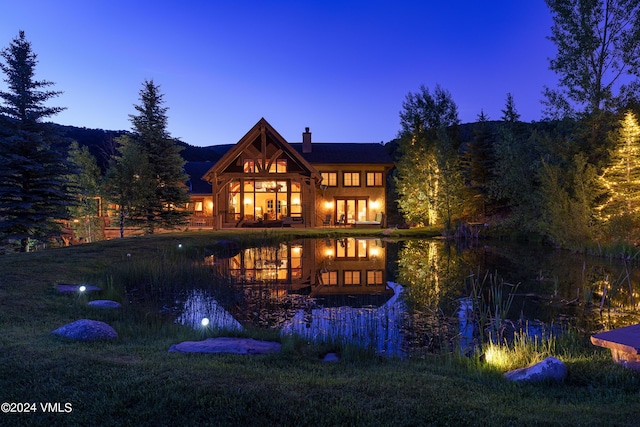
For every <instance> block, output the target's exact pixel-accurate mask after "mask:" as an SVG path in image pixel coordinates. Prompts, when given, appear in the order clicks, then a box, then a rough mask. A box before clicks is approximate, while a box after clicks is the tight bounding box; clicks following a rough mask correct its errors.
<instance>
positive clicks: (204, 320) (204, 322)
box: [200, 317, 209, 328]
mask: <svg viewBox="0 0 640 427" xmlns="http://www.w3.org/2000/svg"><path fill="white" fill-rule="evenodd" d="M200 324H201V325H202V327H203V328H206V327H207V326H209V318H207V317H203V318H202V320H201V321H200Z"/></svg>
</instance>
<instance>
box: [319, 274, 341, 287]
mask: <svg viewBox="0 0 640 427" xmlns="http://www.w3.org/2000/svg"><path fill="white" fill-rule="evenodd" d="M321 278H322V283H323V284H324V285H325V286H338V272H337V271H324V272H323V273H322V274H321Z"/></svg>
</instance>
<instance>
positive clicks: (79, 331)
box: [51, 319, 118, 341]
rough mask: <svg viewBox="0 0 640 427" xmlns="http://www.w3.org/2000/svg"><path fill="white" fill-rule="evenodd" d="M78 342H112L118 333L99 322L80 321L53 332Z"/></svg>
mask: <svg viewBox="0 0 640 427" xmlns="http://www.w3.org/2000/svg"><path fill="white" fill-rule="evenodd" d="M51 333H52V334H55V335H59V336H61V337H65V338H69V339H72V340H76V341H98V340H112V339H116V338H118V333H117V332H116V331H115V329H113V328H112V327H111V326H109V325H108V324H106V323H104V322H100V321H98V320H89V319H80V320H76V321H75V322H72V323H68V324H66V325H64V326H61V327H59V328H58V329H56V330H54V331H52V332H51Z"/></svg>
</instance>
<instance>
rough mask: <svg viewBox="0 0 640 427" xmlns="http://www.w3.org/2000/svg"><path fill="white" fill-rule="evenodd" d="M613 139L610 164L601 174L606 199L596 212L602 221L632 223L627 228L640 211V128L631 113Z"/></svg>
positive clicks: (626, 116) (627, 114)
mask: <svg viewBox="0 0 640 427" xmlns="http://www.w3.org/2000/svg"><path fill="white" fill-rule="evenodd" d="M615 139H616V140H617V144H616V147H615V148H614V149H613V151H612V153H611V162H610V164H609V166H608V167H607V168H606V169H605V170H604V173H603V174H602V183H603V185H604V187H605V189H606V191H607V196H608V198H607V199H606V201H605V203H603V204H602V205H601V206H600V208H599V209H600V211H601V212H602V217H603V219H604V220H605V221H610V222H612V225H615V224H618V223H619V222H628V221H631V222H632V223H633V224H629V225H637V224H638V213H639V212H640V126H638V121H637V119H636V116H635V114H634V113H632V112H627V113H626V114H625V115H624V118H623V119H622V120H621V121H620V128H619V130H618V132H617V134H616V135H615ZM623 228H624V227H623ZM621 232H622V231H621ZM614 234H619V233H614Z"/></svg>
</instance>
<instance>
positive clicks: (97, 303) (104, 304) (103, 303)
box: [89, 299, 122, 308]
mask: <svg viewBox="0 0 640 427" xmlns="http://www.w3.org/2000/svg"><path fill="white" fill-rule="evenodd" d="M89 305H90V306H91V307H96V308H120V307H122V304H120V303H119V302H117V301H111V300H108V299H97V300H93V301H89Z"/></svg>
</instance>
